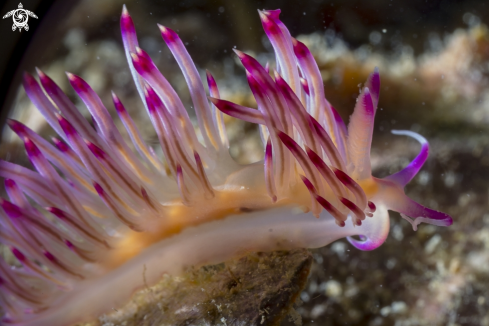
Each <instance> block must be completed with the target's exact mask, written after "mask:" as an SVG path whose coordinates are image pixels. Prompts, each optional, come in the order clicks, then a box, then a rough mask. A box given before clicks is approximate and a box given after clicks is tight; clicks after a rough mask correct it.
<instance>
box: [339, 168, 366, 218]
mask: <svg viewBox="0 0 489 326" xmlns="http://www.w3.org/2000/svg"><path fill="white" fill-rule="evenodd" d="M333 171H334V174H335V175H336V177H337V178H338V180H340V181H341V183H342V184H344V185H345V186H346V187H347V188H348V190H350V191H351V192H352V193H353V195H354V196H355V202H356V204H357V205H358V206H359V207H360V208H361V209H362V210H365V209H366V208H367V195H366V194H365V192H364V191H363V189H362V187H361V186H360V185H359V184H358V183H356V182H355V180H353V179H352V178H350V176H349V175H348V174H346V173H345V172H343V171H341V170H338V169H336V168H334V167H333Z"/></svg>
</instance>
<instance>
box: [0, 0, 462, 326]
mask: <svg viewBox="0 0 489 326" xmlns="http://www.w3.org/2000/svg"><path fill="white" fill-rule="evenodd" d="M279 13H280V11H279V10H275V11H260V12H259V14H260V17H261V20H262V23H263V27H264V29H265V32H266V34H267V35H268V37H269V38H270V41H271V44H272V45H273V48H274V50H275V55H276V58H277V63H276V66H275V69H273V70H272V71H270V70H269V68H267V67H268V66H267V67H266V68H264V67H263V66H262V65H261V64H260V63H259V62H258V61H257V60H256V59H254V58H253V57H251V56H249V55H247V54H246V53H244V52H241V51H238V50H236V51H235V52H236V54H237V56H238V58H239V60H241V62H242V64H243V66H244V68H245V70H246V78H247V81H248V84H249V86H250V89H251V91H252V93H253V95H254V97H255V99H256V102H257V107H258V109H251V108H248V107H244V106H241V105H238V104H235V103H232V102H229V101H226V100H224V99H221V98H220V94H219V89H218V86H217V83H216V81H215V80H214V78H213V77H212V75H211V74H210V73H209V72H207V83H208V89H209V94H208V95H207V94H206V92H205V88H204V85H203V83H202V81H201V78H200V75H199V73H198V71H197V69H196V67H195V65H194V63H193V62H192V60H191V58H190V56H189V54H188V52H187V50H186V49H185V46H184V45H183V43H182V41H181V40H180V38H179V36H178V35H177V33H175V32H174V31H172V30H171V29H169V28H167V27H164V26H159V29H160V32H161V34H162V37H163V40H164V41H165V42H166V44H167V46H168V47H169V49H170V51H171V52H172V54H173V55H174V57H175V59H176V62H177V64H178V65H179V67H180V69H181V70H182V72H183V75H184V77H185V80H186V82H187V84H188V87H189V90H190V95H191V98H192V102H193V106H194V108H195V111H196V116H197V123H198V129H199V130H200V133H201V136H202V137H201V139H202V141H199V138H198V137H197V134H196V131H195V130H194V127H193V125H192V122H191V121H190V118H189V115H188V113H187V110H186V109H185V107H184V105H183V103H182V102H181V100H180V99H179V97H178V95H177V93H176V92H175V90H174V89H173V88H172V86H171V85H170V83H169V82H168V81H167V80H166V78H165V77H164V76H163V75H162V74H161V73H160V71H159V70H158V69H157V67H156V65H155V64H154V63H153V61H152V59H151V57H150V56H149V55H148V54H147V53H146V52H145V51H144V50H143V49H141V48H140V47H139V45H138V41H137V37H136V31H135V28H134V24H133V22H132V19H131V17H130V15H129V12H128V11H127V9H126V8H125V6H124V8H123V12H122V17H121V31H122V38H123V44H124V50H125V53H126V57H127V59H128V64H129V68H130V70H131V73H132V75H133V77H134V82H135V84H136V87H137V90H138V92H139V94H140V96H141V99H142V102H143V104H144V107H145V109H146V111H147V113H148V115H149V117H150V119H151V124H152V126H153V127H154V129H155V131H156V134H157V136H158V139H159V142H160V148H159V149H158V152H160V153H162V155H160V154H157V153H156V151H155V150H154V149H153V148H151V147H149V146H148V145H147V144H146V143H145V142H144V141H143V139H142V137H141V134H140V132H139V130H138V128H137V127H136V124H135V123H134V121H133V120H132V119H131V116H130V114H129V113H128V111H127V110H126V108H125V107H124V105H123V103H122V101H121V99H120V98H119V97H118V96H117V95H116V94H115V93H113V94H112V98H113V102H114V106H115V109H116V111H117V114H118V116H119V119H120V120H121V121H122V123H123V125H124V127H125V128H126V131H127V134H128V135H129V136H130V138H131V141H132V145H131V146H130V145H129V144H128V143H126V141H125V140H124V138H123V137H122V135H121V133H120V132H119V131H118V129H117V128H116V126H115V123H114V121H113V120H112V117H111V116H110V114H109V111H108V110H107V109H106V107H105V106H104V104H103V103H102V101H101V100H100V98H99V97H98V95H97V94H96V93H95V92H94V91H93V90H92V88H91V87H90V86H89V85H88V83H86V82H85V81H84V80H83V79H82V78H81V77H79V76H76V75H74V74H71V73H67V76H68V79H69V82H70V84H71V86H72V87H73V89H74V90H75V92H76V93H77V94H78V96H79V97H80V98H81V100H82V101H83V102H84V104H85V105H86V107H87V108H88V110H89V112H90V114H91V116H92V119H93V125H91V124H89V123H88V121H87V120H86V119H85V118H84V117H83V116H82V115H81V113H80V112H79V111H78V110H77V109H76V107H75V106H74V104H73V103H72V102H71V101H70V100H69V99H68V97H67V96H66V95H65V94H64V93H63V92H62V91H61V89H60V88H59V87H58V86H57V85H56V84H55V83H54V81H53V80H51V79H50V77H48V76H47V75H46V74H44V73H43V72H42V71H40V70H38V76H39V80H40V83H41V85H39V83H38V82H37V81H36V79H35V78H34V77H32V76H31V75H29V74H28V73H26V74H25V75H24V83H23V84H24V88H25V90H26V93H27V95H28V96H29V98H30V99H31V101H32V102H33V103H34V104H35V105H36V107H37V108H38V109H39V110H40V112H41V113H42V114H43V115H44V117H45V118H46V121H47V122H48V123H49V124H50V125H51V127H52V128H53V129H54V131H55V132H56V133H57V134H58V135H59V138H53V142H54V145H55V146H53V145H52V144H51V143H50V142H49V141H47V140H45V139H43V138H42V137H40V136H39V135H38V134H36V133H35V132H34V131H32V130H31V129H29V128H28V127H27V126H24V125H23V124H21V123H20V122H18V121H14V120H10V121H9V122H8V125H9V126H10V128H11V129H12V130H13V131H14V132H15V133H17V134H18V135H19V137H20V138H21V139H22V141H23V142H24V144H25V149H26V152H27V155H28V157H29V159H30V161H31V163H32V165H33V166H34V167H35V169H36V170H37V172H35V171H32V170H30V169H27V168H24V167H21V166H18V165H15V164H12V163H9V162H5V161H0V176H1V177H3V178H5V189H6V192H7V194H8V196H9V200H6V199H0V206H1V208H0V226H1V228H0V242H1V243H3V244H4V245H6V246H8V247H9V248H10V249H11V251H12V253H13V255H14V256H15V257H16V258H17V260H18V263H19V265H21V266H22V267H19V268H14V269H12V268H10V266H8V265H7V264H6V263H5V262H4V261H3V260H1V259H0V288H1V289H2V290H1V291H0V303H1V304H2V307H4V308H5V312H6V314H5V317H4V321H5V322H10V323H13V324H15V323H19V324H23V325H53V324H57V325H64V324H69V323H71V322H79V321H82V320H81V319H83V318H86V316H91V315H93V314H97V313H100V312H103V310H102V311H100V309H104V308H103V307H112V306H113V305H115V304H116V302H117V303H119V301H120V300H121V299H120V298H119V297H122V298H123V299H127V297H128V296H129V295H130V294H131V293H132V291H133V290H134V289H135V288H137V286H140V285H142V284H139V283H138V282H139V281H136V280H135V277H133V275H136V276H137V275H140V271H139V269H137V270H136V269H135V268H139V267H140V266H139V265H141V264H143V263H145V262H147V261H149V260H144V259H146V258H144V257H148V256H151V255H153V254H152V252H154V250H156V249H158V248H160V247H161V248H163V249H161V250H163V251H156V252H158V254H159V255H161V256H156V257H153V258H152V260H151V262H152V263H154V265H151V266H154V267H155V269H156V271H154V270H153V269H148V273H153V274H152V275H153V276H151V278H150V279H152V280H155V279H156V278H157V277H158V276H159V275H161V273H163V272H170V271H178V270H181V268H183V267H184V266H188V265H192V264H193V265H195V264H203V263H209V262H216V261H219V260H220V259H221V260H222V259H226V257H228V258H230V257H232V255H235V254H236V253H237V252H238V249H240V248H241V249H242V248H245V249H247V250H273V249H284V248H285V249H288V248H297V247H309V248H315V247H321V246H325V245H327V244H328V243H330V242H332V241H334V240H337V239H339V238H343V237H348V239H349V241H350V242H351V243H352V244H353V245H354V246H355V247H357V248H359V249H362V250H372V249H374V248H376V247H378V246H379V245H381V244H382V243H383V242H384V241H385V239H386V237H387V234H388V230H389V217H388V213H387V210H394V211H397V212H400V213H401V214H402V216H403V217H405V218H406V219H407V220H408V221H410V222H411V223H412V225H413V227H414V228H415V229H416V227H417V225H418V224H419V223H421V222H426V223H432V224H435V225H443V226H447V225H450V224H451V223H452V220H451V218H450V217H449V216H448V215H446V214H443V213H440V212H436V211H434V210H431V209H429V208H425V207H423V206H421V205H420V204H418V203H416V202H414V201H412V200H411V199H409V198H408V197H407V196H406V195H405V194H404V190H403V188H404V186H405V185H406V184H407V183H408V182H409V181H410V180H411V179H412V178H413V177H414V176H415V175H416V173H417V172H418V171H419V169H420V168H421V167H422V165H423V163H424V162H425V161H426V159H427V157H428V143H427V142H426V140H425V139H424V138H423V137H421V136H419V135H417V134H415V133H413V132H410V131H393V133H394V134H398V135H406V136H410V137H413V138H415V139H416V140H418V141H419V142H420V144H421V151H420V153H419V155H418V156H417V157H416V158H415V159H414V160H413V161H412V162H411V163H410V164H409V165H408V166H407V167H406V168H404V169H403V170H401V171H400V172H398V173H395V174H393V175H391V176H389V177H386V178H384V179H377V178H374V177H372V174H371V166H370V147H371V142H372V133H373V126H374V118H375V112H376V110H377V105H378V101H379V90H380V76H379V71H378V70H377V69H375V70H374V71H373V72H372V73H371V74H370V76H369V77H368V79H367V81H366V83H365V86H364V87H363V88H362V90H361V93H360V96H359V98H358V100H357V103H356V106H355V108H354V112H353V114H352V116H351V118H350V122H349V124H348V127H347V126H346V125H345V124H344V123H343V120H342V119H341V117H340V116H339V115H338V113H337V112H336V110H335V109H334V108H333V107H332V106H331V104H330V103H329V102H328V101H327V100H326V98H325V96H324V88H323V87H324V86H323V82H322V79H321V74H320V71H319V69H318V66H317V64H316V62H315V60H314V57H313V55H312V54H311V52H310V51H309V49H308V48H307V47H306V46H305V45H304V44H303V43H301V42H300V41H298V40H296V39H294V38H292V37H291V36H290V33H289V31H288V30H287V28H286V27H285V25H284V24H283V23H282V22H281V21H280V19H279ZM209 100H210V101H209ZM223 114H228V115H231V116H233V117H236V118H238V119H242V120H245V121H248V122H251V123H255V124H258V125H259V130H260V134H261V137H262V140H263V146H264V149H265V154H264V160H263V161H262V162H257V163H254V164H250V165H246V166H241V165H239V164H237V163H236V162H234V161H233V159H232V158H231V157H230V155H229V151H228V140H227V136H226V129H225V125H224V119H223ZM162 157H163V159H162ZM220 223H221V224H220ZM272 228H273V230H274V234H273V236H272V235H271V233H269V230H270V231H271V230H272ZM219 232H220V233H219ZM185 235H189V236H187V237H185ZM354 236H359V237H360V240H358V238H355V237H354ZM165 241H166V242H165ZM199 241H200V242H199ZM158 246H160V247H158ZM155 248H156V249H155ZM209 248H212V250H209ZM241 249H240V250H241ZM158 250H159V249H158ZM165 250H166V251H165ZM186 250H187V251H186ZM188 250H191V251H188ZM213 250H215V252H214V251H213ZM163 252H164V254H163ZM165 255H166V256H165ZM160 257H167V259H163V258H160ZM168 257H172V259H173V260H172V259H170V258H168ZM148 264H149V263H148ZM134 266H136V267H134ZM148 266H150V265H148ZM131 268H133V269H134V270H135V271H134V273H132V272H129V271H130V270H131ZM111 273H113V274H111ZM131 273H132V274H131ZM112 275H113V276H112ZM148 277H149V276H148ZM136 278H137V277H136ZM113 283H114V284H115V287H116V288H117V291H116V289H114V288H112V289H109V288H108V287H109V285H108V284H113ZM91 287H93V291H96V290H100V291H101V292H102V293H101V294H100V295H93V294H91V293H89V291H88V290H86V289H88V288H91ZM78 302H80V304H82V305H83V306H84V307H85V308H86V309H88V311H81V312H80V309H77V308H76V307H75V308H74V307H73V306H76V304H77V303H78ZM68 304H72V306H68ZM63 305H64V306H63ZM60 306H63V307H64V308H60ZM56 307H57V309H56ZM68 307H71V308H68Z"/></svg>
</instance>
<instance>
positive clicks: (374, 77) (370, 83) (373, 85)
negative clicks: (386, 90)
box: [365, 67, 380, 110]
mask: <svg viewBox="0 0 489 326" xmlns="http://www.w3.org/2000/svg"><path fill="white" fill-rule="evenodd" d="M365 86H366V87H368V89H369V90H370V94H371V95H372V103H373V106H374V110H376V109H377V105H378V104H379V93H380V74H379V68H378V67H375V69H374V71H373V72H372V73H371V74H370V75H369V76H368V79H367V82H366V83H365Z"/></svg>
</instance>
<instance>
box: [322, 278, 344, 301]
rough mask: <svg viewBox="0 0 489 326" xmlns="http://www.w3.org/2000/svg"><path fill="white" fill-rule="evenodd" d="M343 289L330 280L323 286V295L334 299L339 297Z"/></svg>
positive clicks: (336, 282)
mask: <svg viewBox="0 0 489 326" xmlns="http://www.w3.org/2000/svg"><path fill="white" fill-rule="evenodd" d="M342 292H343V289H342V288H341V284H340V283H339V282H338V281H335V280H331V281H328V282H326V284H325V293H326V295H327V296H328V297H331V298H336V297H339V296H340V295H341V293H342Z"/></svg>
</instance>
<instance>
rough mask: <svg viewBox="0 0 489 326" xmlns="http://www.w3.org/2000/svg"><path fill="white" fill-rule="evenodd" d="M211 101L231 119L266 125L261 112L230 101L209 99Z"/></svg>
mask: <svg viewBox="0 0 489 326" xmlns="http://www.w3.org/2000/svg"><path fill="white" fill-rule="evenodd" d="M209 100H211V102H212V103H213V104H214V105H215V106H216V107H217V108H218V109H219V110H220V111H221V112H222V113H225V114H227V115H229V116H231V117H234V118H237V119H240V120H243V121H247V122H250V123H256V124H265V119H264V118H263V114H262V113H260V111H258V110H255V109H252V108H248V107H245V106H242V105H239V104H235V103H233V102H230V101H226V100H221V99H218V98H214V97H209Z"/></svg>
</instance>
